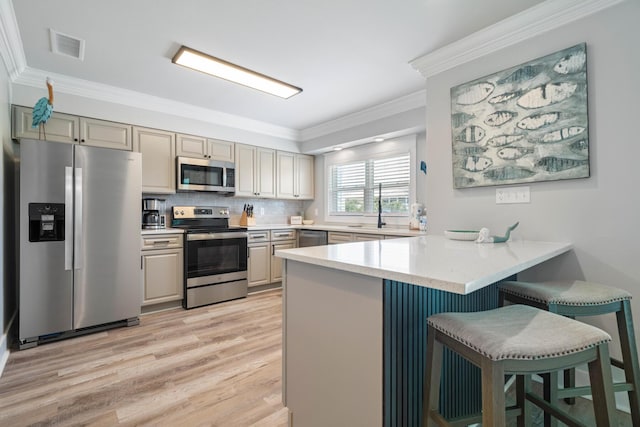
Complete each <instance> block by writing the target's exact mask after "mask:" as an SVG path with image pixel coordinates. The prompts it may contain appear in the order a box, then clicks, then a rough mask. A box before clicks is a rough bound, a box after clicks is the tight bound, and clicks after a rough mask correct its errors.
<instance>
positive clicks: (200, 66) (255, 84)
mask: <svg viewBox="0 0 640 427" xmlns="http://www.w3.org/2000/svg"><path fill="white" fill-rule="evenodd" d="M171 62H173V63H174V64H178V65H182V66H183V67H187V68H191V69H194V70H197V71H201V72H203V73H206V74H210V75H212V76H215V77H219V78H221V79H224V80H228V81H230V82H234V83H238V84H241V85H244V86H248V87H250V88H253V89H257V90H260V91H262V92H266V93H270V94H272V95H276V96H279V97H281V98H285V99H286V98H290V97H292V96H293V95H296V94H298V93H300V92H302V89H300V88H299V87H295V86H292V85H290V84H288V83H285V82H281V81H280V80H276V79H274V78H271V77H269V76H265V75H264V74H260V73H257V72H255V71H252V70H249V69H247V68H244V67H241V66H239V65H235V64H232V63H230V62H227V61H224V60H222V59H218V58H215V57H213V56H210V55H207V54H206V53H202V52H198V51H197V50H193V49H191V48H188V47H186V46H182V47H181V48H180V49H179V50H178V53H176V54H175V56H174V57H173V59H172V60H171Z"/></svg>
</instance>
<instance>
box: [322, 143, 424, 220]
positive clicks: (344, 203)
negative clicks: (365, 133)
mask: <svg viewBox="0 0 640 427" xmlns="http://www.w3.org/2000/svg"><path fill="white" fill-rule="evenodd" d="M412 158H415V136H411V137H404V138H401V139H399V140H394V141H385V142H383V143H375V144H368V145H365V146H360V147H356V148H352V149H348V150H342V151H340V152H336V153H330V154H328V155H327V156H326V160H325V166H326V172H327V175H326V176H327V214H328V216H329V218H333V219H334V220H336V221H346V222H353V221H361V220H362V219H363V217H370V218H371V217H375V216H377V214H378V200H379V199H380V191H381V187H382V198H381V202H382V213H383V215H384V216H385V217H394V216H395V217H405V218H406V217H407V216H408V215H409V206H410V204H411V203H412V200H413V199H414V197H415V196H414V194H415V184H414V183H413V182H412V180H414V179H415V178H414V176H413V175H414V174H413V171H412V168H411V164H412ZM371 219H373V218H371ZM371 219H370V220H371ZM370 220H369V221H370ZM365 221H366V220H365Z"/></svg>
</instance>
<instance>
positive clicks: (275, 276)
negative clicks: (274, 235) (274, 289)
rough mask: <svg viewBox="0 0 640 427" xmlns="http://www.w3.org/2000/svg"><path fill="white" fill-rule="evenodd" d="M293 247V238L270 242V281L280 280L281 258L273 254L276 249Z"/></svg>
mask: <svg viewBox="0 0 640 427" xmlns="http://www.w3.org/2000/svg"><path fill="white" fill-rule="evenodd" d="M295 247H296V241H295V240H290V241H284V242H278V243H271V283H274V282H282V258H280V257H277V256H276V255H275V253H276V251H277V250H280V249H292V248H295Z"/></svg>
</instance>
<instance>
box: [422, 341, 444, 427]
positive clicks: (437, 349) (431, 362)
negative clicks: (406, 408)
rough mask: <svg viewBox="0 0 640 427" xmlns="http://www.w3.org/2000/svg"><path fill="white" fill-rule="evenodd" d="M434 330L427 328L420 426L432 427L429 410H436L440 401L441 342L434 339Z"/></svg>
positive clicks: (433, 424) (432, 420)
mask: <svg viewBox="0 0 640 427" xmlns="http://www.w3.org/2000/svg"><path fill="white" fill-rule="evenodd" d="M436 333H437V332H436V330H434V329H432V328H428V330H427V351H426V357H425V361H426V369H425V372H424V385H423V402H422V426H423V427H432V426H435V425H436V422H435V421H434V419H433V418H432V417H431V411H436V412H437V411H438V405H439V403H440V376H441V375H442V353H443V351H444V348H443V346H442V343H441V342H439V341H437V340H436V339H435V336H436Z"/></svg>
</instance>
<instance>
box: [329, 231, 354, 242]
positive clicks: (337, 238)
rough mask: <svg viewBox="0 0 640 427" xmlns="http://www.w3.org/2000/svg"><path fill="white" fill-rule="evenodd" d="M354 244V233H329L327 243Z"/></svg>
mask: <svg viewBox="0 0 640 427" xmlns="http://www.w3.org/2000/svg"><path fill="white" fill-rule="evenodd" d="M344 242H353V233H342V232H340V231H329V232H328V233H327V243H328V244H330V245H331V244H333V243H344Z"/></svg>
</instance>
